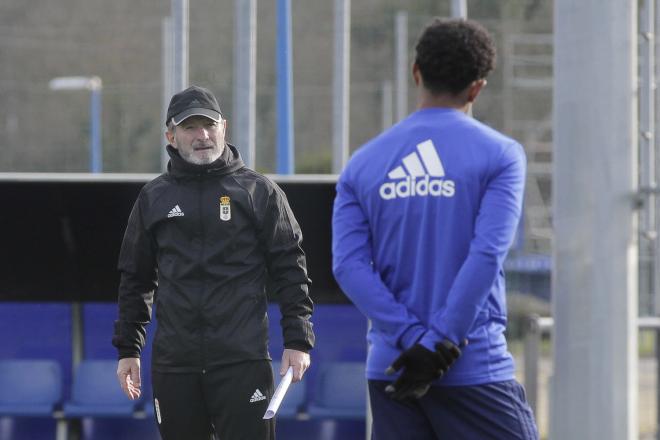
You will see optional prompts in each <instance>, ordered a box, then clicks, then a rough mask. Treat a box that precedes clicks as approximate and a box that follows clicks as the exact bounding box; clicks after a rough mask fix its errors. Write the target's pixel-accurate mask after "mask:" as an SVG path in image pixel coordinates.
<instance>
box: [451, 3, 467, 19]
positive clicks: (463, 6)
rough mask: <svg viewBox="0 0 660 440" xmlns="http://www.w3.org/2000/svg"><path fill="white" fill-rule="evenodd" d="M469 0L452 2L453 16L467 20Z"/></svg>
mask: <svg viewBox="0 0 660 440" xmlns="http://www.w3.org/2000/svg"><path fill="white" fill-rule="evenodd" d="M467 15H468V11H467V0H451V16H452V17H456V18H467Z"/></svg>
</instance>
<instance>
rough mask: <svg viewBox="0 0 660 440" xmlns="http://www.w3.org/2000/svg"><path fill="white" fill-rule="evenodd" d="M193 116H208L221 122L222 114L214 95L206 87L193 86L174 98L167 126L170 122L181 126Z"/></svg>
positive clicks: (168, 109)
mask: <svg viewBox="0 0 660 440" xmlns="http://www.w3.org/2000/svg"><path fill="white" fill-rule="evenodd" d="M191 116H206V117H207V118H209V119H213V120H214V121H216V122H219V121H220V119H221V118H222V113H221V112H220V106H219V105H218V101H217V100H216V99H215V96H213V93H211V92H210V91H209V90H207V89H205V88H204V87H199V86H191V87H188V88H187V89H186V90H183V91H181V92H179V93H177V94H175V95H174V96H172V99H171V100H170V105H169V107H168V108H167V120H166V121H165V125H167V123H168V122H170V120H171V121H172V123H173V124H174V125H179V124H180V123H181V122H183V121H184V120H186V119H188V118H189V117H191Z"/></svg>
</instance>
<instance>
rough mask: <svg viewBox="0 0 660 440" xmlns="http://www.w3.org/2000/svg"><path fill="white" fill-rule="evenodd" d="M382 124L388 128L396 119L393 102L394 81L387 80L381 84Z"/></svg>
mask: <svg viewBox="0 0 660 440" xmlns="http://www.w3.org/2000/svg"><path fill="white" fill-rule="evenodd" d="M380 94H381V101H380V102H381V126H382V128H383V130H386V129H388V128H390V127H391V126H392V122H393V119H394V111H393V105H392V104H393V103H392V81H390V80H385V81H383V82H382V84H381V88H380Z"/></svg>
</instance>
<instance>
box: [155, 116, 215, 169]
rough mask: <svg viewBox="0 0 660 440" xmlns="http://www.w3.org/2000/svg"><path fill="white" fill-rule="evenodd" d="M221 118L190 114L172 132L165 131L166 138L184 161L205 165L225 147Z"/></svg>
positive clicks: (213, 159)
mask: <svg viewBox="0 0 660 440" xmlns="http://www.w3.org/2000/svg"><path fill="white" fill-rule="evenodd" d="M226 124H227V122H226V121H225V120H223V119H221V120H220V122H215V121H214V120H212V119H209V118H206V117H204V116H191V117H189V118H188V119H185V120H184V121H183V122H181V123H180V124H179V125H177V126H176V129H175V130H174V132H172V131H170V130H168V131H167V140H168V141H169V142H170V144H172V146H173V147H174V148H176V149H177V150H179V154H180V155H181V157H182V158H183V159H184V160H185V161H186V162H190V163H192V164H195V165H205V164H209V163H211V162H213V161H215V160H216V159H217V158H219V157H220V155H221V154H222V151H223V150H224V148H225V127H226Z"/></svg>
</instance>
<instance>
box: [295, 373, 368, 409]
mask: <svg viewBox="0 0 660 440" xmlns="http://www.w3.org/2000/svg"><path fill="white" fill-rule="evenodd" d="M308 413H309V415H310V417H322V418H335V419H364V418H365V417H366V413H367V380H366V379H365V374H364V363H363V362H327V363H324V364H323V365H322V366H321V370H320V371H319V373H318V375H317V377H316V390H315V394H314V399H313V402H312V403H311V404H310V405H309V408H308Z"/></svg>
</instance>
